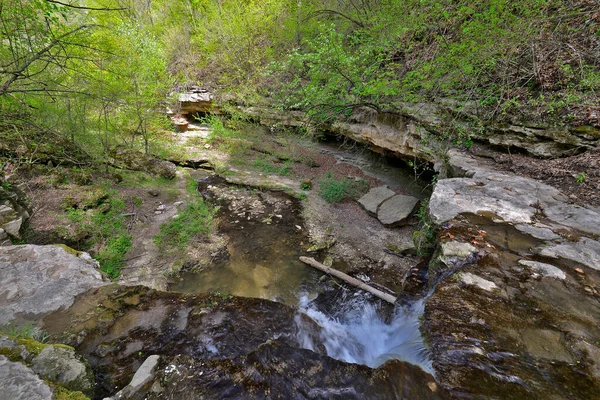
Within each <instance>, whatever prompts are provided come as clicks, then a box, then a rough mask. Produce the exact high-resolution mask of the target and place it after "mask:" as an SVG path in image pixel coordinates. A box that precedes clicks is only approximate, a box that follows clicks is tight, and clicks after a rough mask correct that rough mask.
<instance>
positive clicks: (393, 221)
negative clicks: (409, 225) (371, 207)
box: [377, 194, 419, 226]
mask: <svg viewBox="0 0 600 400" xmlns="http://www.w3.org/2000/svg"><path fill="white" fill-rule="evenodd" d="M418 202H419V199H417V198H415V197H412V196H403V195H400V194H398V195H395V196H394V197H391V198H389V199H388V200H386V201H384V202H383V203H382V204H381V205H380V206H379V208H378V210H377V219H378V220H379V221H380V222H381V223H382V224H383V225H385V226H398V225H402V224H405V223H406V222H407V219H408V217H409V216H410V215H411V214H412V212H413V211H414V210H415V207H416V206H417V203H418Z"/></svg>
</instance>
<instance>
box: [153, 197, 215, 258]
mask: <svg viewBox="0 0 600 400" xmlns="http://www.w3.org/2000/svg"><path fill="white" fill-rule="evenodd" d="M214 213H215V209H214V208H213V207H211V206H210V205H209V204H206V203H205V202H204V201H203V200H202V199H197V200H196V201H195V202H193V203H191V204H188V205H187V206H186V207H185V209H184V210H183V211H182V212H181V213H180V214H179V215H177V216H176V217H175V218H173V219H172V220H171V221H169V222H168V223H166V224H163V225H161V227H160V232H159V233H157V234H156V235H155V236H154V243H155V244H156V245H157V246H158V247H159V248H160V249H164V248H165V247H166V246H171V247H175V248H178V249H180V250H182V249H184V248H185V247H186V246H187V244H188V242H189V241H190V240H191V239H192V238H193V237H195V236H197V235H205V236H206V235H208V234H209V233H210V232H211V229H212V221H213V215H214Z"/></svg>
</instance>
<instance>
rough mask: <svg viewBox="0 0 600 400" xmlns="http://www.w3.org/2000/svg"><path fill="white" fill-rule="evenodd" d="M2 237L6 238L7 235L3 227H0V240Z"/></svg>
mask: <svg viewBox="0 0 600 400" xmlns="http://www.w3.org/2000/svg"><path fill="white" fill-rule="evenodd" d="M4 239H8V235H7V234H6V232H5V231H4V229H2V228H0V241H2V240H4Z"/></svg>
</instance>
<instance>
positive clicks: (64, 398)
mask: <svg viewBox="0 0 600 400" xmlns="http://www.w3.org/2000/svg"><path fill="white" fill-rule="evenodd" d="M45 382H46V383H47V384H48V385H49V386H50V387H52V389H53V391H54V400H90V398H89V397H88V396H86V395H85V394H83V393H82V392H80V391H72V390H69V389H66V388H64V387H63V386H61V385H59V384H57V383H54V382H49V381H45Z"/></svg>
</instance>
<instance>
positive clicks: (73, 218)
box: [63, 187, 132, 278]
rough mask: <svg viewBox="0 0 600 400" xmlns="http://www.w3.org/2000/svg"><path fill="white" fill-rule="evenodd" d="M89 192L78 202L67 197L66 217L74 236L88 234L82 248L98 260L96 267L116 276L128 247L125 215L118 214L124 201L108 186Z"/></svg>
mask: <svg viewBox="0 0 600 400" xmlns="http://www.w3.org/2000/svg"><path fill="white" fill-rule="evenodd" d="M91 193H92V194H91V195H89V196H87V195H83V196H82V199H83V200H82V201H81V202H76V203H74V202H73V201H72V200H70V199H69V198H67V199H66V201H65V203H64V204H63V205H64V206H65V207H66V209H65V211H66V217H67V219H68V221H69V222H70V223H71V224H72V225H74V226H75V228H74V230H75V233H74V234H73V236H74V237H80V236H81V235H88V240H87V245H86V247H88V248H90V249H91V252H92V253H93V254H92V255H93V257H94V258H95V259H96V260H98V261H99V262H100V269H101V270H102V271H104V272H105V273H106V274H107V275H108V276H109V277H111V278H116V277H118V276H119V274H120V272H121V268H122V267H123V266H124V265H125V259H124V257H125V253H127V252H128V251H129V249H130V248H131V239H132V238H131V235H130V234H129V232H128V231H127V226H126V224H125V219H124V218H125V217H123V216H122V215H121V214H123V211H124V210H125V202H124V200H123V198H122V196H121V195H120V194H119V193H118V192H116V191H114V190H112V189H110V188H108V187H103V188H99V189H97V190H92V191H91ZM97 193H101V194H100V195H98V194H97ZM90 199H92V200H91V201H89V200H90ZM75 207H76V208H75Z"/></svg>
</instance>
